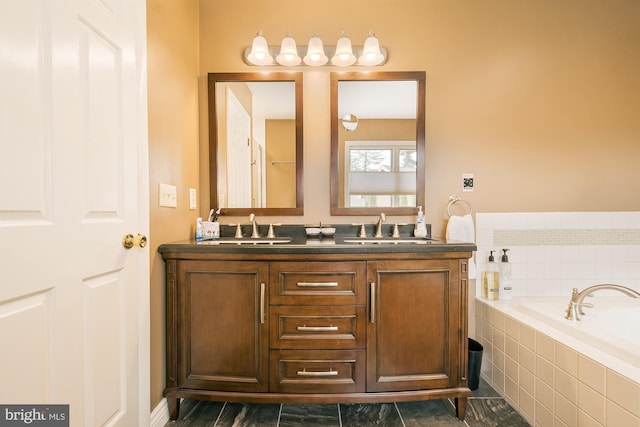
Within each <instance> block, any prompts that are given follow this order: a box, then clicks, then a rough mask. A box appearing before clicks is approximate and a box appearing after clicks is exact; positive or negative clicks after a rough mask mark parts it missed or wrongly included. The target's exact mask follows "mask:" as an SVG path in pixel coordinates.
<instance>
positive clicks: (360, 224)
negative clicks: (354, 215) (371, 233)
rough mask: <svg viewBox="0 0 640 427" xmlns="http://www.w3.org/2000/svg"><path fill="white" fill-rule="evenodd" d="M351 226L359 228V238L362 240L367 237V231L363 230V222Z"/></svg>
mask: <svg viewBox="0 0 640 427" xmlns="http://www.w3.org/2000/svg"><path fill="white" fill-rule="evenodd" d="M352 225H355V226H358V227H360V232H359V233H358V237H359V238H361V239H364V238H366V237H367V230H366V229H365V228H364V222H359V223H355V224H352Z"/></svg>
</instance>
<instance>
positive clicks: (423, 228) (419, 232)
mask: <svg viewBox="0 0 640 427" xmlns="http://www.w3.org/2000/svg"><path fill="white" fill-rule="evenodd" d="M413 234H414V236H416V237H421V238H424V237H427V224H425V222H424V212H422V206H418V219H417V220H416V228H415V230H414V231H413Z"/></svg>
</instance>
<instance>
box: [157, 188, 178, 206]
mask: <svg viewBox="0 0 640 427" xmlns="http://www.w3.org/2000/svg"><path fill="white" fill-rule="evenodd" d="M158 198H159V201H158V204H159V205H160V206H164V207H167V208H175V207H177V206H178V191H177V189H176V186H175V185H169V184H162V183H160V184H159V190H158Z"/></svg>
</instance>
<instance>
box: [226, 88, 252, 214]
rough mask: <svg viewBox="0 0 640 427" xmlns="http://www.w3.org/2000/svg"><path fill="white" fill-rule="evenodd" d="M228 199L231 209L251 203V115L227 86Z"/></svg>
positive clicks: (244, 206)
mask: <svg viewBox="0 0 640 427" xmlns="http://www.w3.org/2000/svg"><path fill="white" fill-rule="evenodd" d="M227 190H228V193H227V199H228V206H229V207H230V208H249V207H252V203H251V118H250V117H249V114H248V113H247V111H246V110H245V109H244V108H243V107H242V104H240V101H238V98H236V96H235V95H234V94H233V92H232V91H231V89H229V88H227Z"/></svg>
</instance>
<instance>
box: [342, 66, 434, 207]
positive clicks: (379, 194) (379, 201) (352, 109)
mask: <svg viewBox="0 0 640 427" xmlns="http://www.w3.org/2000/svg"><path fill="white" fill-rule="evenodd" d="M425 86H426V73H425V72H423V71H421V72H371V73H363V72H346V73H339V72H335V73H331V183H330V184H331V194H330V198H331V215H378V214H379V213H380V212H384V213H385V214H388V215H414V214H415V213H417V212H418V208H417V207H418V206H424V191H425V171H424V167H425V159H424V153H425Z"/></svg>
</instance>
